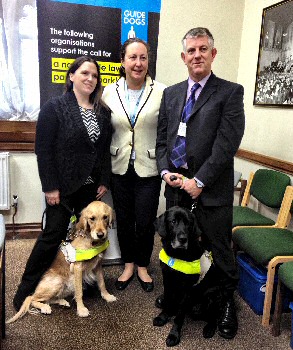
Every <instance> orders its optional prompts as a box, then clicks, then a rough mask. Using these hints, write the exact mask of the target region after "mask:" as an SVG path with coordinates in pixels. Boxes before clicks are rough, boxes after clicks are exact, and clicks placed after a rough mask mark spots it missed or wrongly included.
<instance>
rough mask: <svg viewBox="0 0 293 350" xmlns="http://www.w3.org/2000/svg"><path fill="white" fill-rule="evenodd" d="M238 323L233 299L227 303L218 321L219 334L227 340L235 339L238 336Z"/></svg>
mask: <svg viewBox="0 0 293 350" xmlns="http://www.w3.org/2000/svg"><path fill="white" fill-rule="evenodd" d="M237 330H238V321H237V315H236V309H235V303H234V300H233V299H229V300H227V301H226V304H225V305H224V307H223V309H222V315H221V316H220V318H219V321H218V334H219V335H220V336H221V337H222V338H225V339H233V338H234V337H235V335H236V334H237Z"/></svg>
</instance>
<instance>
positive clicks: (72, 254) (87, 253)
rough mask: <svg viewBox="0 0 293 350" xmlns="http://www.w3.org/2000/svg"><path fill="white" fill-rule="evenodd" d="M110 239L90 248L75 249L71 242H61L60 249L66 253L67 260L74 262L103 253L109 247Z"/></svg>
mask: <svg viewBox="0 0 293 350" xmlns="http://www.w3.org/2000/svg"><path fill="white" fill-rule="evenodd" d="M109 244H110V242H109V240H107V241H106V242H104V243H103V244H102V245H100V246H98V247H94V248H90V249H75V248H73V246H72V245H71V243H69V242H62V243H61V244H60V247H59V248H60V250H61V252H62V253H63V254H64V256H65V259H66V261H68V262H69V263H73V262H75V261H84V260H90V259H92V258H93V257H95V256H97V255H98V254H100V253H102V252H103V251H104V250H106V249H107V248H108V247H109Z"/></svg>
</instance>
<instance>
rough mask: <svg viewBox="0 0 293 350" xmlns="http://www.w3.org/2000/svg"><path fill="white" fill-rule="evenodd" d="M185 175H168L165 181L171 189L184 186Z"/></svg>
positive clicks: (164, 177)
mask: <svg viewBox="0 0 293 350" xmlns="http://www.w3.org/2000/svg"><path fill="white" fill-rule="evenodd" d="M182 178H183V175H182V174H179V173H167V174H165V175H164V176H163V180H164V181H165V182H166V183H167V184H168V185H170V186H171V187H181V186H182Z"/></svg>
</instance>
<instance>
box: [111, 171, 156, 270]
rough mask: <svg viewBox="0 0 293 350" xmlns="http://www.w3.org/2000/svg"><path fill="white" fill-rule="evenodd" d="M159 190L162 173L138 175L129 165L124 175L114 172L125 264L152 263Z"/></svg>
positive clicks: (121, 249)
mask: <svg viewBox="0 0 293 350" xmlns="http://www.w3.org/2000/svg"><path fill="white" fill-rule="evenodd" d="M160 190H161V178H160V176H152V177H139V176H138V175H137V174H136V172H135V170H134V167H133V165H129V168H128V170H127V172H126V174H125V175H116V174H112V185H111V192H112V197H113V203H114V209H115V213H116V220H117V236H118V241H119V246H120V251H121V258H122V260H123V261H124V262H125V263H135V264H136V265H138V266H140V267H146V266H148V265H149V263H150V258H151V255H152V251H153V245H154V234H155V228H154V222H155V219H156V216H157V210H158V205H159V197H160Z"/></svg>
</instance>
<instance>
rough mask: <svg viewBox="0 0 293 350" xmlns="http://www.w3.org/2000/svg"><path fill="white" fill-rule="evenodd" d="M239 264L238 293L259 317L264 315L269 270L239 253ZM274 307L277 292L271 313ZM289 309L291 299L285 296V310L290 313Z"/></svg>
mask: <svg viewBox="0 0 293 350" xmlns="http://www.w3.org/2000/svg"><path fill="white" fill-rule="evenodd" d="M237 262H238V266H239V284H238V292H239V294H240V296H241V297H242V299H244V300H245V301H246V302H247V304H248V305H249V306H250V307H251V309H252V310H253V311H254V312H255V313H256V314H257V315H262V314H263V305H264V299H265V287H266V282H267V270H266V269H265V268H264V267H262V266H258V265H256V264H254V262H253V261H252V260H251V258H249V256H247V255H246V254H244V253H239V254H238V255H237ZM276 287H277V275H276V276H275V289H276ZM291 300H292V299H291ZM291 300H290V301H291ZM274 305H275V291H274V294H273V302H272V308H271V312H273V309H274V308H273V306H274ZM288 308H289V299H288V298H287V297H286V295H285V297H284V300H283V310H284V311H288Z"/></svg>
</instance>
